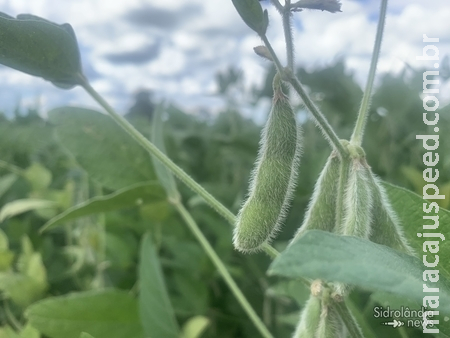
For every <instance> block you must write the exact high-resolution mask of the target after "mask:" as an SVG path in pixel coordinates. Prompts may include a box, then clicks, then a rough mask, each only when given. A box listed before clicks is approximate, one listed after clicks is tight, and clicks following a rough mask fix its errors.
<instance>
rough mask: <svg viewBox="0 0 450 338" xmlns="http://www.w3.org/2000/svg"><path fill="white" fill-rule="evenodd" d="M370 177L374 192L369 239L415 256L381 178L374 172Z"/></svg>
mask: <svg viewBox="0 0 450 338" xmlns="http://www.w3.org/2000/svg"><path fill="white" fill-rule="evenodd" d="M369 179H370V185H371V189H372V190H373V192H374V203H373V219H372V225H371V227H372V234H371V236H370V238H369V239H370V240H371V241H372V242H375V243H378V244H383V245H386V246H389V247H391V248H393V249H395V250H399V251H402V252H405V253H407V254H409V255H413V256H414V255H415V253H414V250H413V249H412V248H411V247H410V246H409V244H408V241H407V240H406V237H405V235H404V234H403V229H402V227H401V223H400V220H399V218H398V216H397V214H396V212H395V211H394V209H392V207H391V203H390V202H389V198H388V195H387V193H386V191H385V190H384V187H383V186H382V184H381V182H380V179H379V178H378V177H377V176H375V174H373V173H371V175H370V177H369Z"/></svg>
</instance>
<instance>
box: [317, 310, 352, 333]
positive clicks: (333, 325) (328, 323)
mask: <svg viewBox="0 0 450 338" xmlns="http://www.w3.org/2000/svg"><path fill="white" fill-rule="evenodd" d="M346 336H347V329H346V327H345V324H344V322H343V320H342V318H341V316H340V315H339V312H338V311H337V309H336V307H335V306H334V305H333V304H328V305H322V313H321V314H320V320H319V325H318V328H317V331H316V335H315V336H310V337H314V338H345V337H346Z"/></svg>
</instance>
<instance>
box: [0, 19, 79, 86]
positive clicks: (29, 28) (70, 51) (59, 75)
mask: <svg viewBox="0 0 450 338" xmlns="http://www.w3.org/2000/svg"><path fill="white" fill-rule="evenodd" d="M0 64H3V65H5V66H8V67H11V68H14V69H17V70H20V71H22V72H24V73H27V74H30V75H34V76H39V77H42V78H44V79H46V80H48V81H51V82H52V83H53V84H55V85H57V86H59V87H62V88H72V87H74V86H76V85H77V84H79V83H80V80H79V77H80V76H81V74H82V70H81V60H80V51H79V49H78V43H77V39H76V37H75V33H74V31H73V29H72V26H70V25H69V24H67V23H66V24H63V25H58V24H55V23H53V22H50V21H47V20H45V19H42V18H40V17H37V16H34V15H30V14H21V15H18V16H17V19H15V18H13V17H11V16H9V15H7V14H4V13H1V12H0Z"/></svg>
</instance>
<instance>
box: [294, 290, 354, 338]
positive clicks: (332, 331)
mask: <svg viewBox="0 0 450 338" xmlns="http://www.w3.org/2000/svg"><path fill="white" fill-rule="evenodd" d="M344 337H347V328H346V326H345V324H344V322H343V320H342V318H341V316H340V315H339V312H338V310H337V308H336V303H335V302H334V301H333V299H331V298H330V290H329V289H327V288H325V289H324V290H323V291H322V292H320V293H314V292H312V294H311V295H310V297H309V299H308V301H307V302H306V304H305V306H304V307H303V310H302V312H301V314H300V320H299V322H298V324H297V328H296V330H295V332H294V335H293V338H344Z"/></svg>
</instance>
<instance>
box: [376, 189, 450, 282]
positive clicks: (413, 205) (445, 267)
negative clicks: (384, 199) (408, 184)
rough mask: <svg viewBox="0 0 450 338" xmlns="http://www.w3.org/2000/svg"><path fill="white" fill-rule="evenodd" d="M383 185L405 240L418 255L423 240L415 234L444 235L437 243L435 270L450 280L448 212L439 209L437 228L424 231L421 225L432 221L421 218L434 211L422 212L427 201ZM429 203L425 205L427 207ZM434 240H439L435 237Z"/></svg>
mask: <svg viewBox="0 0 450 338" xmlns="http://www.w3.org/2000/svg"><path fill="white" fill-rule="evenodd" d="M383 185H384V187H385V189H386V192H387V194H388V195H389V200H390V201H391V204H392V207H393V208H394V210H395V211H396V212H397V215H398V216H399V218H400V221H401V224H402V226H403V231H404V234H405V236H406V238H407V240H408V241H409V243H410V245H411V246H412V247H413V248H414V249H415V251H416V252H417V253H418V254H420V253H423V242H424V241H425V239H424V238H423V237H418V236H417V233H422V232H437V233H441V234H443V235H444V237H445V239H446V240H445V241H440V243H439V264H438V267H437V268H439V270H440V272H441V274H442V273H444V274H445V276H446V278H447V279H449V280H450V264H449V263H448V262H450V241H449V240H448V239H449V238H450V227H449V224H450V211H448V210H445V209H443V208H439V212H438V213H437V214H436V216H439V228H437V229H436V230H425V231H424V229H423V225H424V224H432V223H433V220H430V219H423V216H433V213H434V210H435V209H433V212H431V213H429V214H426V213H424V212H423V203H426V202H428V201H425V200H424V199H423V198H422V197H421V196H419V195H417V194H415V193H413V192H412V191H409V190H406V189H404V188H400V187H397V186H395V185H392V184H389V183H386V182H384V183H383ZM429 203H430V202H428V203H427V205H428V206H429ZM435 240H439V239H438V238H437V237H436V239H435ZM419 257H421V255H419Z"/></svg>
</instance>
